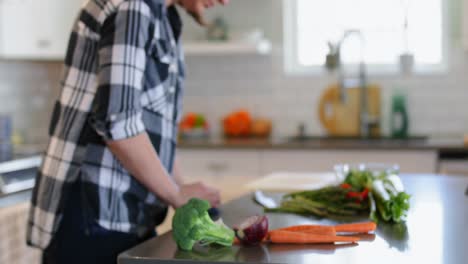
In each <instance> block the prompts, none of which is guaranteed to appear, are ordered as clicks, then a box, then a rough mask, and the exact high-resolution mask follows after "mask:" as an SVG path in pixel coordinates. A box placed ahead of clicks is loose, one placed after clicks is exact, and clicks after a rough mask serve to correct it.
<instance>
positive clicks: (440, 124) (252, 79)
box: [185, 52, 468, 136]
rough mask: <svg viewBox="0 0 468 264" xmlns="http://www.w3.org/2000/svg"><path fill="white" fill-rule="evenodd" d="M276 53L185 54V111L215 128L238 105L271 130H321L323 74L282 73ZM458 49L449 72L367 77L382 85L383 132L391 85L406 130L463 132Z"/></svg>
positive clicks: (466, 120) (326, 80) (465, 94)
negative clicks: (403, 106) (403, 98)
mask: <svg viewBox="0 0 468 264" xmlns="http://www.w3.org/2000/svg"><path fill="white" fill-rule="evenodd" d="M280 53H281V52H276V55H274V56H271V57H270V56H268V57H260V56H258V57H255V56H253V57H249V56H239V57H233V56H224V57H221V56H219V57H216V56H212V57H188V58H187V64H188V79H187V87H186V96H185V110H186V111H197V112H202V113H205V114H206V115H207V116H208V118H209V120H210V121H211V122H212V123H213V124H214V130H215V132H219V129H220V126H219V120H220V118H222V116H224V115H225V114H227V113H228V112H230V111H232V110H235V109H236V108H240V107H244V108H247V109H248V110H250V111H251V112H252V113H253V114H254V115H259V116H263V117H268V118H271V119H273V121H274V125H275V135H277V136H288V135H292V134H294V133H296V131H297V127H298V124H300V123H305V124H306V126H307V130H308V132H309V133H313V134H322V133H323V130H322V128H321V125H320V123H319V121H318V118H317V104H318V100H319V98H320V95H321V93H322V91H323V90H324V88H325V87H326V86H327V85H328V84H330V83H332V82H335V81H336V80H335V79H334V78H332V77H329V76H315V77H312V76H294V77H291V76H285V75H284V74H283V71H282V62H281V58H282V57H281V55H279V54H280ZM467 70H468V64H467V63H466V62H465V56H464V54H463V52H459V54H453V60H452V64H451V69H450V72H449V73H446V74H438V75H435V76H429V75H428V76H412V77H402V76H399V75H397V76H384V77H375V76H370V81H371V82H375V83H378V84H380V85H381V86H382V87H383V97H384V98H383V106H382V107H383V109H382V110H383V118H382V126H383V130H384V131H388V127H389V120H388V119H389V114H390V113H389V112H390V98H391V95H392V93H393V91H394V90H395V89H404V91H405V92H406V93H407V96H408V108H409V113H410V118H411V132H412V133H414V134H430V135H460V134H462V133H463V132H468V109H467V107H466V105H467V102H468V87H467V85H466V84H467V83H468V77H467V76H466V73H465V72H466V71H467Z"/></svg>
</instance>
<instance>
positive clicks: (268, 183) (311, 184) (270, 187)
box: [246, 172, 340, 192]
mask: <svg viewBox="0 0 468 264" xmlns="http://www.w3.org/2000/svg"><path fill="white" fill-rule="evenodd" d="M339 182H340V180H339V179H338V177H337V176H336V174H334V173H331V172H320V173H309V172H276V173H272V174H270V175H267V176H265V177H263V178H261V179H258V180H255V181H252V182H250V183H248V184H247V185H246V187H247V188H248V189H249V190H262V191H270V192H291V191H301V190H314V189H319V188H322V187H325V186H329V185H333V184H338V183H339Z"/></svg>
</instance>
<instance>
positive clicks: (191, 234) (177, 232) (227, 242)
mask: <svg viewBox="0 0 468 264" xmlns="http://www.w3.org/2000/svg"><path fill="white" fill-rule="evenodd" d="M209 208H210V204H209V203H208V202H207V201H205V200H201V199H197V198H193V199H191V200H190V201H189V202H188V203H187V204H185V205H183V206H182V207H179V208H178V209H177V210H176V212H175V215H174V218H173V220H172V232H173V236H174V240H175V241H176V243H177V245H178V246H179V248H181V249H183V250H192V248H193V246H194V245H195V243H197V242H200V243H201V244H202V245H209V244H219V245H222V246H231V245H232V243H233V241H234V231H233V230H231V229H230V228H228V227H227V226H225V225H224V224H223V223H222V222H216V223H215V222H213V221H212V220H211V218H210V216H209V215H208V209H209Z"/></svg>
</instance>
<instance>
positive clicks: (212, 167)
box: [208, 162, 229, 172]
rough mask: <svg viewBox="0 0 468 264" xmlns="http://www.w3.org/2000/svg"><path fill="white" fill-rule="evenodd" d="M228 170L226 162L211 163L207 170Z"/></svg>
mask: <svg viewBox="0 0 468 264" xmlns="http://www.w3.org/2000/svg"><path fill="white" fill-rule="evenodd" d="M228 168H229V165H228V164H227V163H226V162H211V163H209V164H208V169H209V170H211V171H214V172H223V171H226V170H227V169H228Z"/></svg>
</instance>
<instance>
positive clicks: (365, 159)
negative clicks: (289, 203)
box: [261, 150, 437, 175]
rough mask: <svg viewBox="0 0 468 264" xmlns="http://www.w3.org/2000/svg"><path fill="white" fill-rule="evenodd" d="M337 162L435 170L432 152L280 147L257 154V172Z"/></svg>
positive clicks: (325, 167) (322, 167)
mask: <svg viewBox="0 0 468 264" xmlns="http://www.w3.org/2000/svg"><path fill="white" fill-rule="evenodd" d="M340 163H386V164H398V165H400V169H401V172H402V173H435V172H436V167H437V153H436V152H435V151H376V150H369V151H358V150H316V151H300V150H291V151H288V150H281V151H265V152H263V154H262V156H261V173H262V174H263V175H267V174H270V173H272V172H275V171H312V172H323V171H332V170H333V166H334V165H336V164H340Z"/></svg>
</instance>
